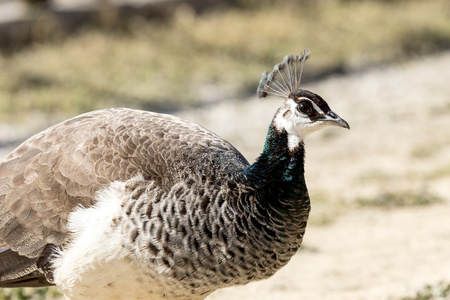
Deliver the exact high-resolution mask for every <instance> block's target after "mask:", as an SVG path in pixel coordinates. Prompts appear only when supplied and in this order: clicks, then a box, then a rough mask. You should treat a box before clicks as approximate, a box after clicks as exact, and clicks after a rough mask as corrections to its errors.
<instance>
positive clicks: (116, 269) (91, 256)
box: [53, 182, 177, 299]
mask: <svg viewBox="0 0 450 300" xmlns="http://www.w3.org/2000/svg"><path fill="white" fill-rule="evenodd" d="M124 187H125V183H122V182H115V183H112V184H111V185H110V186H109V187H108V188H106V189H104V190H102V191H100V192H99V193H98V194H97V203H96V205H95V206H93V207H90V208H87V209H86V208H79V209H77V210H76V211H74V212H73V213H71V215H70V217H69V223H68V228H69V230H70V231H72V232H73V233H74V238H73V240H72V242H71V243H70V246H68V247H67V248H66V249H65V250H63V251H61V252H60V253H59V255H58V257H57V258H55V260H54V264H53V266H54V268H55V271H54V279H55V284H56V285H57V287H58V288H59V289H60V290H61V291H62V292H63V293H64V294H65V295H66V297H67V298H68V299H160V298H163V297H164V293H165V292H166V293H167V291H171V290H172V289H174V288H175V287H176V286H177V284H176V283H175V282H172V284H173V285H172V284H171V281H172V280H173V279H171V278H166V277H161V276H158V274H157V273H156V272H154V271H152V270H151V269H149V268H147V267H145V266H144V267H142V266H139V265H138V263H137V262H136V261H135V260H134V257H133V254H132V253H130V252H129V251H128V250H127V249H126V248H125V247H123V238H122V235H121V232H120V226H116V224H115V223H117V222H118V220H120V217H121V213H122V211H121V210H122V201H123V200H124V199H125V198H124V195H125V194H124V191H125V190H124ZM171 298H172V297H171ZM164 299H167V298H166V297H164Z"/></svg>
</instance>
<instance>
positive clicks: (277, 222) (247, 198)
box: [229, 125, 310, 279]
mask: <svg viewBox="0 0 450 300" xmlns="http://www.w3.org/2000/svg"><path fill="white" fill-rule="evenodd" d="M303 163H304V147H303V143H299V144H298V146H297V147H294V148H291V150H289V147H288V135H287V133H286V132H279V131H278V130H277V129H276V128H275V127H274V126H273V125H271V126H270V127H269V131H268V134H267V139H266V143H265V146H264V150H263V152H262V153H261V155H260V156H259V157H258V159H257V160H256V162H255V163H253V164H252V165H251V166H248V167H247V168H245V169H244V170H242V171H241V172H240V173H238V174H237V177H236V179H237V180H236V181H235V182H236V183H237V184H238V185H239V186H240V189H239V190H240V196H239V197H238V199H237V201H236V202H234V204H233V210H234V211H240V212H241V213H242V214H240V215H238V216H237V217H236V219H235V222H234V224H233V226H232V227H233V228H232V229H231V230H232V232H233V236H234V237H235V238H234V242H235V243H236V244H238V245H239V244H242V245H246V247H247V248H249V249H250V252H251V253H253V255H254V259H255V261H254V262H252V264H254V265H255V268H257V266H259V265H263V266H265V267H264V268H263V269H261V270H259V271H258V272H261V273H260V274H259V275H258V278H260V279H261V278H265V277H267V276H270V275H272V274H273V273H274V272H276V270H278V269H279V268H281V267H282V266H283V265H285V264H286V263H287V262H288V261H289V259H290V258H291V257H292V256H293V255H294V254H295V253H296V252H297V250H298V248H299V247H300V245H301V243H302V240H303V235H304V233H305V227H306V222H307V220H308V215H309V210H310V203H309V197H308V192H307V188H306V183H305V179H304V166H303ZM229 215H233V214H232V213H229ZM238 233H241V234H238ZM242 233H245V234H242Z"/></svg>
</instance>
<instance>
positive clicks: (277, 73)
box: [257, 49, 309, 99]
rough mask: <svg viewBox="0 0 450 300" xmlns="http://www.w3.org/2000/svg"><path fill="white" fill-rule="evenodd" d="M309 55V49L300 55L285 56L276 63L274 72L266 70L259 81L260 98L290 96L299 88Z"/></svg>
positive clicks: (258, 92)
mask: <svg viewBox="0 0 450 300" xmlns="http://www.w3.org/2000/svg"><path fill="white" fill-rule="evenodd" d="M308 56H309V49H306V50H304V51H303V53H302V54H300V55H295V54H291V55H288V56H285V57H284V59H283V62H281V63H279V64H277V65H275V67H274V68H273V70H272V72H271V73H269V74H267V72H264V73H263V74H262V76H261V81H260V82H259V86H258V90H257V94H258V97H259V98H265V97H267V96H274V97H281V98H284V99H285V98H288V97H289V95H290V94H291V93H292V92H294V91H296V90H298V89H299V86H300V81H301V79H302V72H303V64H304V62H305V60H306V59H307V58H308Z"/></svg>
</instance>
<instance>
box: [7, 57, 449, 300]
mask: <svg viewBox="0 0 450 300" xmlns="http://www.w3.org/2000/svg"><path fill="white" fill-rule="evenodd" d="M312 59H314V57H312ZM305 72H307V67H306V69H305ZM449 78H450V53H444V54H441V55H439V56H436V57H429V58H423V59H421V60H420V61H419V60H418V61H415V62H409V63H405V64H402V65H396V66H392V67H383V68H379V69H373V70H370V71H366V72H361V73H359V74H352V75H349V76H342V77H333V78H329V79H327V80H324V81H321V82H319V83H315V84H310V85H305V86H304V88H307V89H310V90H312V91H315V92H317V93H318V94H320V95H322V96H323V97H324V98H325V99H326V100H327V101H328V103H329V104H330V106H331V108H332V109H333V110H334V111H335V112H336V113H338V114H339V115H340V116H342V117H343V118H344V119H346V120H347V121H348V122H349V123H350V125H351V127H352V129H351V131H346V130H342V129H339V128H330V129H326V130H323V131H322V132H320V133H317V134H315V135H313V136H311V137H310V138H308V140H307V141H306V144H307V163H306V168H307V171H306V177H307V182H308V186H309V190H310V195H311V198H312V203H313V211H312V215H311V220H312V221H311V224H310V225H309V227H308V230H307V235H306V238H305V241H304V248H303V250H302V251H300V252H299V253H298V254H297V255H296V256H295V257H294V258H293V259H292V261H291V262H290V263H289V264H288V265H287V266H286V267H285V268H283V269H282V270H281V271H279V272H278V273H277V274H276V275H275V276H274V277H272V278H270V279H268V280H265V281H262V282H257V283H253V284H249V285H246V286H242V287H234V288H229V289H224V290H220V291H217V292H216V293H214V294H212V295H211V296H210V297H209V298H208V299H210V300H225V299H285V300H287V299H398V298H399V297H404V296H408V295H413V294H415V292H416V291H417V290H419V289H421V288H422V287H423V286H424V285H426V284H436V283H438V282H439V281H444V282H447V283H450V260H449V254H450V250H449V249H450V217H449V216H450V187H449V186H450V143H449V140H450V130H449V128H450V84H449ZM255 80H257V79H255ZM279 104H280V101H279V100H276V99H274V100H266V101H262V102H261V101H258V100H256V97H254V98H252V99H248V100H240V101H238V100H230V101H223V102H220V103H215V104H214V103H212V104H211V105H209V106H208V107H205V108H202V109H196V110H191V111H187V112H181V113H179V115H180V116H182V117H184V118H187V119H190V120H193V121H196V122H198V123H200V124H202V125H204V126H205V127H207V128H209V129H211V130H213V131H215V132H216V133H218V134H220V135H221V136H223V137H224V138H226V139H228V140H229V141H231V142H232V143H233V144H234V145H235V146H236V147H237V148H238V149H240V150H241V151H242V152H243V154H244V155H245V156H246V157H247V158H248V159H249V161H253V160H254V159H255V157H256V156H257V155H258V153H259V151H261V149H262V145H263V142H264V137H265V131H266V128H267V126H268V124H269V122H270V120H271V118H272V116H273V114H274V112H275V110H276V109H277V107H278V106H279ZM4 128H7V127H4V126H3V127H1V130H2V131H3V130H4ZM4 132H6V131H4ZM0 138H1V137H0ZM5 154H6V150H5V148H4V149H2V151H1V150H0V156H3V155H5ZM424 189H426V190H427V191H428V192H429V193H431V194H433V195H436V196H439V197H440V198H441V199H443V200H444V202H443V203H441V204H434V205H429V206H421V207H420V206H417V207H406V208H396V209H392V208H391V209H386V208H384V209H383V208H380V209H374V208H361V207H358V205H356V203H357V202H358V199H361V198H370V197H376V196H379V195H382V194H383V193H385V192H391V193H402V192H412V193H418V192H420V191H421V190H424ZM323 223H325V224H323Z"/></svg>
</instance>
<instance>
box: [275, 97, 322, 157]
mask: <svg viewBox="0 0 450 300" xmlns="http://www.w3.org/2000/svg"><path fill="white" fill-rule="evenodd" d="M300 99H301V100H302V99H303V100H306V101H309V102H310V103H311V105H312V107H313V109H314V110H315V111H316V112H317V113H319V114H324V112H323V110H322V109H320V107H319V106H318V105H317V104H315V103H314V102H313V101H311V100H310V99H308V98H304V97H302V98H300ZM274 125H275V127H276V128H277V130H278V131H280V132H281V131H283V130H286V132H287V134H288V147H289V150H293V149H295V148H296V147H297V146H298V145H299V144H300V143H301V142H302V141H303V140H304V139H305V138H306V137H307V136H308V135H309V134H311V133H313V132H315V131H317V130H319V129H321V128H323V127H324V125H323V123H322V122H313V121H311V120H310V119H309V118H308V116H306V115H304V114H302V113H300V112H299V111H298V110H297V103H296V102H295V101H294V100H292V99H287V100H286V101H285V102H284V104H283V106H281V108H280V109H279V110H278V112H277V114H276V116H275V118H274Z"/></svg>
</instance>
